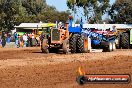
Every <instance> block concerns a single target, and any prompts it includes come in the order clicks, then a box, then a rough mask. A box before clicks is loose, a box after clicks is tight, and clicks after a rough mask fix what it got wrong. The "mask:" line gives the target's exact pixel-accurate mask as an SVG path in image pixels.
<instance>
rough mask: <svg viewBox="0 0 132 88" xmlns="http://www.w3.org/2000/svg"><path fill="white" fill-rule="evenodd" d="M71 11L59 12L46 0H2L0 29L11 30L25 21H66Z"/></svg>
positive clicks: (0, 0) (0, 2)
mask: <svg viewBox="0 0 132 88" xmlns="http://www.w3.org/2000/svg"><path fill="white" fill-rule="evenodd" d="M69 14H70V13H69V12H67V11H64V12H59V11H57V10H56V8H55V7H54V6H49V5H47V4H46V0H0V30H6V31H10V30H12V29H14V26H15V25H19V24H20V23H23V22H27V23H28V22H32V23H34V22H40V21H42V22H55V21H63V22H66V21H67V19H68V16H69Z"/></svg>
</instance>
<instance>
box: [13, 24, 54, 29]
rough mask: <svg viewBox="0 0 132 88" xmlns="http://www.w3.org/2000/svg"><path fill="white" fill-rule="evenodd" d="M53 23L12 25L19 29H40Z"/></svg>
mask: <svg viewBox="0 0 132 88" xmlns="http://www.w3.org/2000/svg"><path fill="white" fill-rule="evenodd" d="M54 26H56V24H54V23H21V24H20V25H19V26H14V27H15V28H21V29H42V28H44V27H54Z"/></svg>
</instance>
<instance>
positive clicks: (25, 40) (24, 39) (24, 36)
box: [23, 34, 28, 47]
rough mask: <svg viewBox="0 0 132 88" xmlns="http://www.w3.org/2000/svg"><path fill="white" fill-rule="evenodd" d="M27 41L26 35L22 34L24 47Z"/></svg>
mask: <svg viewBox="0 0 132 88" xmlns="http://www.w3.org/2000/svg"><path fill="white" fill-rule="evenodd" d="M27 40H28V36H27V35H26V34H24V35H23V41H24V47H26V46H27Z"/></svg>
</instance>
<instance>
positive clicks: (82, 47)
mask: <svg viewBox="0 0 132 88" xmlns="http://www.w3.org/2000/svg"><path fill="white" fill-rule="evenodd" d="M77 52H78V53H86V52H88V38H87V37H85V36H84V35H82V34H81V35H79V36H78V39H77Z"/></svg>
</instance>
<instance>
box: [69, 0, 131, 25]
mask: <svg viewBox="0 0 132 88" xmlns="http://www.w3.org/2000/svg"><path fill="white" fill-rule="evenodd" d="M109 3H110V0H67V6H68V7H69V8H70V9H71V10H73V11H75V12H76V8H74V7H75V6H76V7H77V8H82V9H83V12H84V15H85V16H86V17H87V21H88V23H99V22H101V21H102V15H104V14H106V13H107V19H105V21H107V22H108V23H127V24H131V23H132V0H116V1H115V3H114V4H113V5H110V4H109Z"/></svg>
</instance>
